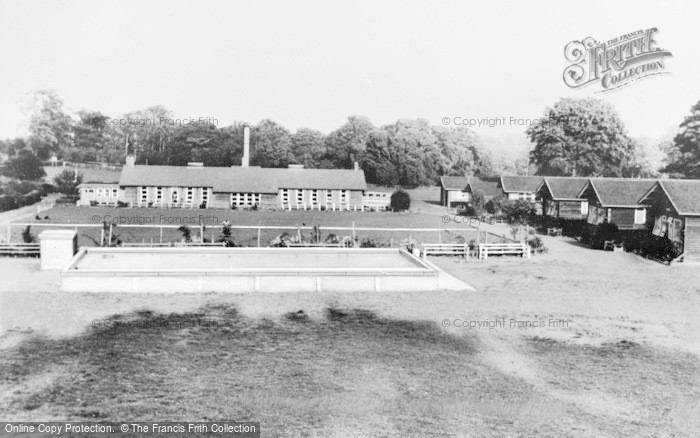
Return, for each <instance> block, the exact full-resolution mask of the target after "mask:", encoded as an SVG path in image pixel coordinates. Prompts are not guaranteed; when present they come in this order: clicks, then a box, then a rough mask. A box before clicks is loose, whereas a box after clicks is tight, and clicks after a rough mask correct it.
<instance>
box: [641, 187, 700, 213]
mask: <svg viewBox="0 0 700 438" xmlns="http://www.w3.org/2000/svg"><path fill="white" fill-rule="evenodd" d="M658 184H659V185H660V186H661V188H662V189H663V190H664V191H665V192H666V194H667V195H668V198H669V200H670V201H671V203H672V204H673V207H674V208H675V209H676V211H678V213H679V214H683V215H700V180H697V179H689V180H680V179H674V180H661V181H659V182H658ZM640 202H641V200H640Z"/></svg>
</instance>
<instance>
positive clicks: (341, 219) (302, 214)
mask: <svg viewBox="0 0 700 438" xmlns="http://www.w3.org/2000/svg"><path fill="white" fill-rule="evenodd" d="M428 211H429V212H428ZM440 213H441V211H440V210H439V209H438V208H437V207H435V208H431V209H430V210H424V211H423V212H410V213H392V212H372V213H370V212H364V213H363V212H348V211H343V212H333V211H330V212H327V211H303V210H302V211H296V210H295V211H264V210H262V211H241V210H202V209H194V210H184V209H159V208H110V207H55V208H52V209H50V210H47V211H45V212H42V213H41V214H40V215H39V219H36V217H29V218H27V219H25V220H23V221H22V222H31V223H33V225H32V232H33V233H34V234H38V233H40V232H41V231H42V230H44V229H46V228H47V227H42V224H45V223H52V224H55V223H59V224H60V223H66V224H99V223H102V222H103V221H105V220H106V221H108V222H115V223H116V224H117V231H116V233H117V234H118V235H119V236H120V238H121V239H122V240H123V241H125V242H141V241H144V240H145V241H150V240H151V239H153V240H154V241H160V231H159V228H157V226H158V225H161V224H162V225H169V226H172V225H176V226H179V225H181V224H188V225H189V226H190V227H191V228H193V229H194V228H198V227H199V223H200V222H201V223H203V224H204V225H205V226H206V227H207V229H206V230H205V237H206V238H207V239H211V238H212V233H213V237H214V238H215V239H216V238H218V237H219V235H220V226H221V224H222V223H223V222H224V221H229V222H230V223H231V224H232V225H251V226H256V225H260V224H262V225H266V226H280V227H287V232H290V233H296V229H295V227H300V226H307V227H313V226H314V225H320V226H321V227H324V226H325V227H332V226H336V227H352V226H353V223H354V225H355V227H368V228H452V229H456V230H457V231H454V232H443V233H441V234H440V236H439V237H438V233H437V232H408V231H396V232H382V231H376V232H374V231H358V232H357V233H356V235H357V237H358V238H359V239H360V240H362V239H364V238H371V239H375V240H378V241H380V242H382V243H384V244H387V245H388V244H390V243H391V242H394V245H398V242H400V241H401V240H402V239H406V238H408V237H409V236H410V237H411V238H413V239H416V240H418V241H425V242H437V241H438V239H444V240H443V241H445V242H449V241H452V240H453V239H456V238H457V236H462V238H464V239H466V240H471V239H473V238H475V236H476V233H475V231H474V227H471V226H469V225H466V224H461V223H455V222H452V223H445V222H443V220H442V214H440ZM47 217H48V219H46V218H47ZM119 224H121V225H119ZM129 224H137V225H138V224H144V225H154V228H139V227H129V226H127V225H129ZM21 231H22V229H21V228H20V227H14V228H13V240H20V239H21V236H20V234H21ZM283 231H284V230H281V229H280V230H263V231H262V234H261V245H263V246H267V244H268V242H270V241H271V240H272V239H274V238H275V236H277V235H278V234H280V233H282V232H283ZM196 232H197V233H198V232H199V231H198V230H197V231H196ZM330 232H333V233H335V234H337V235H338V236H346V235H351V234H352V233H351V231H329V232H325V233H324V236H323V237H324V238H325V237H326V236H327V235H328V234H329V233H330ZM302 233H303V235H304V237H305V238H307V239H310V235H311V232H310V231H309V230H306V231H302ZM78 234H79V244H80V245H86V246H91V245H94V244H95V242H94V241H95V240H99V236H100V230H99V228H88V227H83V228H79V229H78ZM233 237H234V239H235V241H236V242H237V243H239V244H241V245H244V246H255V245H257V230H234V231H233ZM180 239H182V234H181V233H180V232H178V231H177V230H176V229H175V228H172V227H170V228H164V229H163V241H165V242H169V241H170V242H173V241H179V240H180Z"/></svg>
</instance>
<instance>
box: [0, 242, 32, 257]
mask: <svg viewBox="0 0 700 438" xmlns="http://www.w3.org/2000/svg"><path fill="white" fill-rule="evenodd" d="M40 254H41V251H40V249H39V244H38V243H0V255H4V256H11V257H39V255H40Z"/></svg>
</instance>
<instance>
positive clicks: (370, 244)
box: [360, 238, 381, 248]
mask: <svg viewBox="0 0 700 438" xmlns="http://www.w3.org/2000/svg"><path fill="white" fill-rule="evenodd" d="M380 247H381V245H380V244H379V242H378V241H377V240H376V239H374V238H364V239H362V241H361V242H360V248H380Z"/></svg>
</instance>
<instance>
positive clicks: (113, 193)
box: [112, 189, 119, 198]
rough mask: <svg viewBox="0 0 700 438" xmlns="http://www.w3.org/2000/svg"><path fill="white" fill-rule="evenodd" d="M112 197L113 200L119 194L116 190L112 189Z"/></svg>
mask: <svg viewBox="0 0 700 438" xmlns="http://www.w3.org/2000/svg"><path fill="white" fill-rule="evenodd" d="M112 197H113V198H118V197H119V192H118V191H117V189H112Z"/></svg>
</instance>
